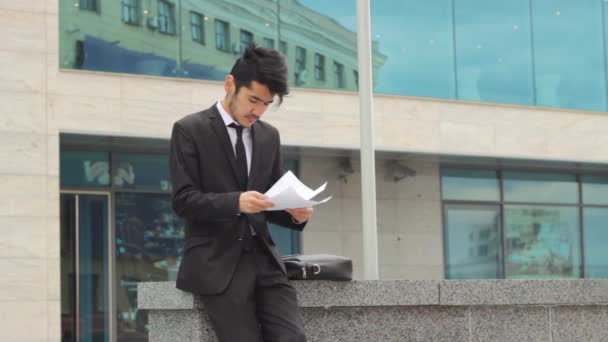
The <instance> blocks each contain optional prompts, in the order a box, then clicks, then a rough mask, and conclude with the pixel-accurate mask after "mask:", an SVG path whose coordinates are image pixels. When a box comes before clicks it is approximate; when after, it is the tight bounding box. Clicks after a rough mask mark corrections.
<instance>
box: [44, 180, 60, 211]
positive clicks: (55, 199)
mask: <svg viewBox="0 0 608 342" xmlns="http://www.w3.org/2000/svg"><path fill="white" fill-rule="evenodd" d="M46 188H47V192H46V198H47V215H48V217H49V218H53V217H59V215H60V212H59V176H49V177H47V179H46Z"/></svg>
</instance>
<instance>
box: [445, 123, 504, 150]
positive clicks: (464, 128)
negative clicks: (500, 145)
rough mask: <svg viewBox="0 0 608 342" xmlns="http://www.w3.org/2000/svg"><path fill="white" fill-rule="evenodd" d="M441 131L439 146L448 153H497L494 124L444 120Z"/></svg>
mask: <svg viewBox="0 0 608 342" xmlns="http://www.w3.org/2000/svg"><path fill="white" fill-rule="evenodd" d="M439 132H440V146H439V148H440V149H441V151H443V152H444V153H446V154H454V153H466V154H472V155H491V154H493V153H495V145H496V143H495V138H496V134H495V129H494V127H493V126H492V125H487V124H462V123H453V122H442V123H441V124H440V125H439Z"/></svg>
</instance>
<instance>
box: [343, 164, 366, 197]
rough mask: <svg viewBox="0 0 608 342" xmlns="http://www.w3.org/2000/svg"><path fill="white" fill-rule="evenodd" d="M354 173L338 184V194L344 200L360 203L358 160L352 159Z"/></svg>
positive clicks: (359, 168)
mask: <svg viewBox="0 0 608 342" xmlns="http://www.w3.org/2000/svg"><path fill="white" fill-rule="evenodd" d="M352 166H353V169H354V170H355V172H354V173H352V174H350V175H348V176H347V177H346V179H345V180H343V181H342V182H341V183H340V189H341V190H340V193H341V194H342V196H343V197H345V198H351V199H353V198H356V199H358V200H359V202H361V164H360V161H359V159H352Z"/></svg>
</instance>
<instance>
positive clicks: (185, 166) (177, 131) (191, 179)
mask: <svg viewBox="0 0 608 342" xmlns="http://www.w3.org/2000/svg"><path fill="white" fill-rule="evenodd" d="M170 153H171V155H170V156H171V160H170V164H171V182H172V185H173V198H172V200H173V210H174V211H175V213H176V214H177V215H178V216H180V217H182V218H184V219H186V220H190V221H199V222H200V221H214V220H220V219H226V218H233V217H234V216H235V215H237V214H238V213H239V196H240V192H226V193H206V192H203V191H202V189H201V184H202V180H201V179H200V177H202V174H201V172H200V170H199V165H200V159H199V158H202V157H203V156H201V155H200V153H199V151H198V150H197V148H196V145H195V144H194V140H193V139H192V137H191V136H189V134H188V133H187V132H186V131H185V130H184V129H183V128H182V127H180V125H179V123H176V124H175V125H174V126H173V132H172V134H171V152H170Z"/></svg>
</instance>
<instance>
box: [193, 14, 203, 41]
mask: <svg viewBox="0 0 608 342" xmlns="http://www.w3.org/2000/svg"><path fill="white" fill-rule="evenodd" d="M203 18H204V16H203V15H202V14H200V13H196V12H190V31H191V33H192V40H194V41H195V42H199V43H201V44H205V21H204V19H203Z"/></svg>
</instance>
